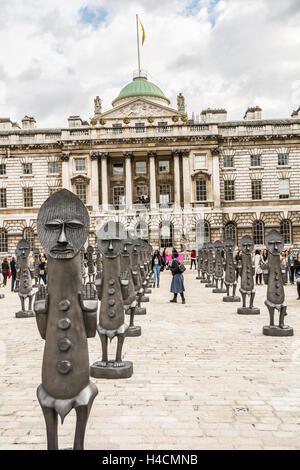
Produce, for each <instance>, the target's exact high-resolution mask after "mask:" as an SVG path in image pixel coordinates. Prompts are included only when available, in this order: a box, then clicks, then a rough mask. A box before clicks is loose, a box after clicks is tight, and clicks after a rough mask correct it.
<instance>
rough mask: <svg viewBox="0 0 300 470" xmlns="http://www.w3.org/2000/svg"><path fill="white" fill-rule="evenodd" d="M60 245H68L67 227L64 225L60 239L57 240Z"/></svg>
mask: <svg viewBox="0 0 300 470" xmlns="http://www.w3.org/2000/svg"><path fill="white" fill-rule="evenodd" d="M57 241H58V243H67V238H66V234H65V226H64V225H63V226H62V228H61V231H60V235H59V239H58V240H57Z"/></svg>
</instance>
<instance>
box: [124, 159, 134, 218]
mask: <svg viewBox="0 0 300 470" xmlns="http://www.w3.org/2000/svg"><path fill="white" fill-rule="evenodd" d="M123 155H124V158H125V195H126V209H127V210H130V209H132V175H131V159H132V152H124V154H123Z"/></svg>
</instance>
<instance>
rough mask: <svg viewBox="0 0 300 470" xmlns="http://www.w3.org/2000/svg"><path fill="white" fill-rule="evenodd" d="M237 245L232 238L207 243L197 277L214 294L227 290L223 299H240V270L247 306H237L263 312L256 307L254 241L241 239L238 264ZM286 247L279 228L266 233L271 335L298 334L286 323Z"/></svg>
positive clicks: (201, 252) (268, 329) (248, 311)
mask: <svg viewBox="0 0 300 470" xmlns="http://www.w3.org/2000/svg"><path fill="white" fill-rule="evenodd" d="M234 246H235V244H234V241H233V240H232V239H227V240H225V242H224V244H223V243H222V242H221V240H217V241H215V243H214V244H212V243H204V244H203V246H202V248H201V249H200V250H199V251H198V257H197V263H198V264H197V268H198V276H197V278H196V279H199V280H200V282H201V283H205V287H210V288H213V291H212V292H213V293H226V296H224V297H223V302H240V301H241V298H240V297H239V296H237V295H236V289H237V276H236V272H237V271H238V274H239V276H240V280H241V281H240V289H239V290H240V293H241V296H242V301H243V306H242V307H239V308H238V309H237V313H239V314H243V315H257V314H260V310H259V308H257V307H254V297H255V289H254V274H255V268H254V264H253V249H254V243H253V240H252V238H251V237H249V236H248V235H246V236H244V237H243V238H242V239H241V244H240V249H241V251H242V256H241V260H240V262H239V263H238V265H237V262H236V261H235V259H234V257H233V251H234ZM283 246H284V244H283V238H282V235H281V234H280V233H279V232H277V231H276V230H272V231H271V232H269V233H268V234H267V235H266V247H267V250H268V263H267V264H266V265H265V266H264V267H263V278H264V282H265V284H267V286H268V287H267V299H266V300H265V305H266V306H267V308H268V311H269V316H270V324H269V325H266V326H264V327H263V334H264V335H267V336H292V335H293V334H294V332H293V328H292V327H290V326H287V325H285V324H284V317H285V316H286V315H287V312H286V310H287V305H286V301H285V294H284V286H283V285H284V282H285V271H284V270H283V269H282V268H281V264H280V253H281V251H282V250H283ZM224 274H225V276H224ZM224 284H225V288H224V287H223V285H224ZM230 288H232V295H230ZM247 296H248V297H249V306H246V300H247ZM275 310H278V312H279V324H278V325H275V318H274V316H275Z"/></svg>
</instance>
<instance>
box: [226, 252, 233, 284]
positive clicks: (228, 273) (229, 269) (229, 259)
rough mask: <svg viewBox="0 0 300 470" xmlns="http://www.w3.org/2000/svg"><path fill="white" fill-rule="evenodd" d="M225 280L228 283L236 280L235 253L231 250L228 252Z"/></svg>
mask: <svg viewBox="0 0 300 470" xmlns="http://www.w3.org/2000/svg"><path fill="white" fill-rule="evenodd" d="M225 282H227V283H228V284H233V283H234V282H235V266H234V261H233V253H232V252H231V251H227V252H226V270H225Z"/></svg>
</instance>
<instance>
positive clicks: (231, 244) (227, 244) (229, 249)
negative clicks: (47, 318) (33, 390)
mask: <svg viewBox="0 0 300 470" xmlns="http://www.w3.org/2000/svg"><path fill="white" fill-rule="evenodd" d="M224 248H225V251H227V252H228V253H233V250H234V241H233V240H225V242H224Z"/></svg>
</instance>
